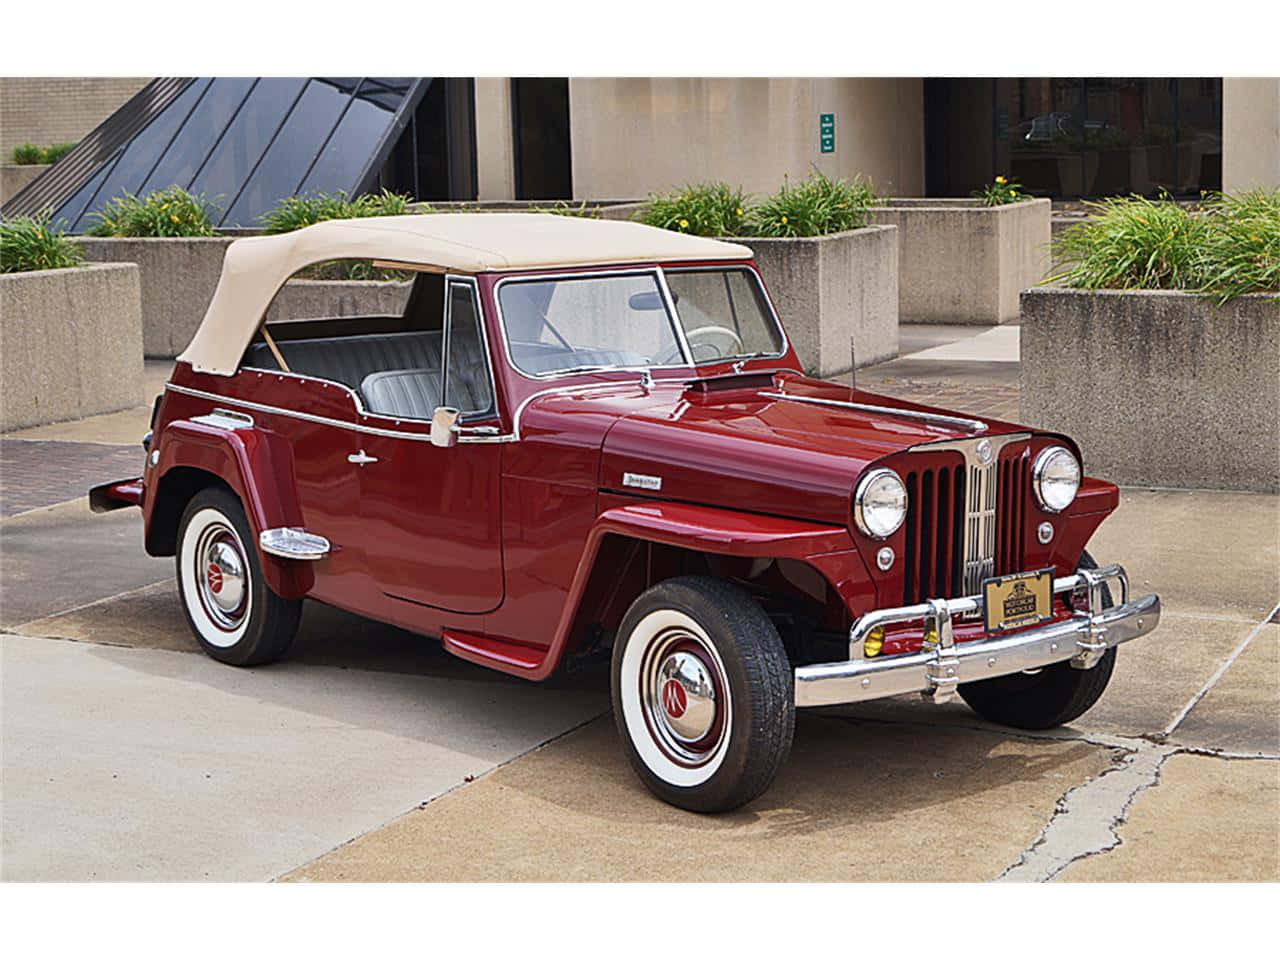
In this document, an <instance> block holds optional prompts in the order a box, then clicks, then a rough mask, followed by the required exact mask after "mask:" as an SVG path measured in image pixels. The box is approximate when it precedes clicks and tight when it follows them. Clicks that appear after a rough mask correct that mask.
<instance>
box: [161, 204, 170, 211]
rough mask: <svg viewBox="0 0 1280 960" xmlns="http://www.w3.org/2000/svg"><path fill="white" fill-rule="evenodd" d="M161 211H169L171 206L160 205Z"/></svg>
mask: <svg viewBox="0 0 1280 960" xmlns="http://www.w3.org/2000/svg"><path fill="white" fill-rule="evenodd" d="M160 209H161V210H168V209H169V205H168V204H167V203H162V204H160Z"/></svg>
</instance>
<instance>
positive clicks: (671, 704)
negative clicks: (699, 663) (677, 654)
mask: <svg viewBox="0 0 1280 960" xmlns="http://www.w3.org/2000/svg"><path fill="white" fill-rule="evenodd" d="M688 708H689V698H688V696H687V695H686V694H685V692H684V687H683V686H682V685H681V683H680V681H678V680H674V679H672V680H668V681H667V682H666V683H664V684H663V685H662V709H664V710H666V711H667V716H669V717H671V718H672V719H675V720H679V719H680V718H681V717H683V716H684V712H685V710H687V709H688Z"/></svg>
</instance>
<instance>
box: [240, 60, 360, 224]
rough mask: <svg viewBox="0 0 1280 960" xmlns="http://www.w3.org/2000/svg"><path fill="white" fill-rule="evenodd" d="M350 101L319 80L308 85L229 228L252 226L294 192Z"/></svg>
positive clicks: (252, 181)
mask: <svg viewBox="0 0 1280 960" xmlns="http://www.w3.org/2000/svg"><path fill="white" fill-rule="evenodd" d="M349 99H350V94H349V93H344V92H343V91H342V90H341V89H340V88H338V87H336V86H334V85H333V84H330V83H325V82H324V81H322V80H318V79H316V80H312V81H311V83H309V84H308V85H307V89H306V92H304V93H303V94H302V98H301V99H300V100H299V101H298V103H297V105H296V106H295V107H294V108H293V111H292V112H291V113H290V114H289V118H288V119H287V120H286V121H285V123H284V126H282V127H281V128H280V132H279V134H278V135H277V136H276V138H275V140H274V141H272V143H271V146H269V147H268V148H267V152H266V155H265V156H264V157H263V158H262V163H261V164H259V165H258V169H257V170H256V171H254V173H253V176H252V177H251V178H250V180H249V183H248V185H247V186H246V187H245V188H244V190H243V191H242V192H241V194H240V198H239V199H238V200H236V202H235V205H234V206H233V207H232V208H231V210H230V212H229V213H228V214H227V220H226V222H227V223H228V224H238V225H242V226H249V225H252V224H253V223H255V222H256V221H257V218H258V216H259V215H260V214H263V213H265V212H266V211H267V210H270V209H271V208H272V207H274V206H275V205H276V204H277V203H279V202H280V200H282V199H283V198H285V197H288V196H291V195H292V194H293V193H295V192H296V191H297V189H298V187H299V185H300V184H301V183H302V180H303V178H304V177H305V176H306V174H307V171H308V170H309V169H310V167H311V163H312V161H313V160H315V159H316V155H317V154H318V153H319V151H320V147H321V145H322V144H323V143H324V142H325V140H327V139H328V138H329V134H330V132H331V131H332V130H333V128H334V125H335V124H336V123H337V122H338V117H339V116H340V115H341V114H342V108H343V107H345V106H346V105H347V101H348V100H349Z"/></svg>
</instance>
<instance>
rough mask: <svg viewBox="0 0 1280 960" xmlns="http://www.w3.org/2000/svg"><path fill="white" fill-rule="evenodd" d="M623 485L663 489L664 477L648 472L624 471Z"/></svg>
mask: <svg viewBox="0 0 1280 960" xmlns="http://www.w3.org/2000/svg"><path fill="white" fill-rule="evenodd" d="M622 485H623V486H624V487H638V488H640V489H641V490H661V489H662V478H661V477H654V476H650V475H649V474H647V473H624V474H623V475H622Z"/></svg>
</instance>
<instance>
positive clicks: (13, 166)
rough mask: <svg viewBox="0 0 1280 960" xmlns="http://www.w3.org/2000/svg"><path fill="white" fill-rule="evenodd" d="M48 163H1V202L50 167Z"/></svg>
mask: <svg viewBox="0 0 1280 960" xmlns="http://www.w3.org/2000/svg"><path fill="white" fill-rule="evenodd" d="M49 166H50V165H49V164H47V163H0V203H8V202H9V198H10V197H12V196H14V195H15V194H16V193H17V192H18V191H19V190H21V189H22V188H23V187H25V186H26V185H27V184H28V183H30V182H31V181H32V180H34V179H35V178H36V177H38V176H40V174H42V173H44V172H45V171H46V170H48V169H49Z"/></svg>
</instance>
